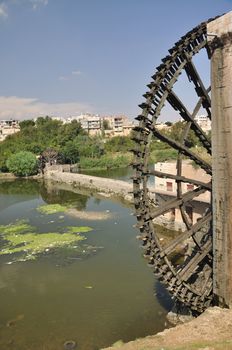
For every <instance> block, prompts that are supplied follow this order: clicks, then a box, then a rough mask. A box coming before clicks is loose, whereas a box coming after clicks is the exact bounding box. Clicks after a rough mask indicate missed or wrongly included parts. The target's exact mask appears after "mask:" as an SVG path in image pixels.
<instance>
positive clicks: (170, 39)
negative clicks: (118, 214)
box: [0, 0, 232, 120]
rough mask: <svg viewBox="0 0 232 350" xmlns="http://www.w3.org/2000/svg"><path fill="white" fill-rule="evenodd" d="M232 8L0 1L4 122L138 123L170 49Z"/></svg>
mask: <svg viewBox="0 0 232 350" xmlns="http://www.w3.org/2000/svg"><path fill="white" fill-rule="evenodd" d="M231 10H232V0H194V1H193V0H162V1H160V0H4V1H1V0H0V43H1V54H0V119H9V118H16V119H20V120H22V119H27V118H34V117H36V116H39V115H57V116H64V117H67V116H70V115H78V114H80V113H95V114H101V115H112V114H125V115H127V116H129V117H130V118H134V117H135V116H136V115H138V113H139V108H138V104H140V103H141V102H142V101H143V97H142V95H143V94H144V93H145V92H146V90H147V88H146V84H148V83H149V82H150V80H151V78H150V77H151V75H153V74H154V72H155V67H156V66H158V65H159V64H160V62H161V59H162V58H163V57H164V56H166V55H167V53H168V49H169V48H170V47H172V46H173V44H174V43H175V42H176V41H177V40H179V38H180V37H181V36H182V35H184V34H185V33H186V32H187V31H189V30H191V29H192V28H193V27H194V26H196V25H198V24H199V23H200V22H202V21H205V20H207V19H208V18H210V17H214V16H217V15H220V14H223V13H226V12H228V11H231ZM204 64H205V63H204ZM204 64H202V65H200V66H202V67H203V68H204ZM203 70H204V69H203ZM184 84H186V82H183V85H182V86H180V90H181V91H184V90H185V88H184V86H185V85H184ZM184 97H185V98H186V99H189V101H190V99H191V97H190V96H188V94H187V95H186V96H184ZM190 103H191V101H190Z"/></svg>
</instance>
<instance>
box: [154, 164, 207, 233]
mask: <svg viewBox="0 0 232 350" xmlns="http://www.w3.org/2000/svg"><path fill="white" fill-rule="evenodd" d="M155 170H158V171H161V172H164V173H169V174H172V175H176V173H177V170H176V162H158V163H156V164H155ZM182 176H185V177H187V178H189V179H193V180H199V179H200V180H201V181H202V182H205V183H208V182H210V176H209V175H207V174H206V173H205V171H204V170H203V169H201V168H195V167H193V165H192V163H191V161H189V160H185V161H182ZM181 188H182V193H186V192H188V191H193V190H194V189H195V188H196V186H194V185H193V184H189V183H182V187H181ZM155 193H156V200H157V201H158V203H159V205H162V204H163V203H164V202H165V201H167V200H168V199H170V198H171V197H176V196H177V184H176V181H175V180H173V179H169V178H160V177H158V176H155ZM210 200H211V198H210V193H209V192H208V191H206V192H205V193H203V194H201V195H199V196H198V197H195V198H194V200H192V201H191V202H190V203H189V205H188V206H186V212H187V214H188V217H189V219H190V220H191V221H192V223H193V224H195V223H196V222H197V220H198V219H199V218H200V217H202V216H203V214H204V213H205V211H206V209H207V208H209V206H210ZM164 217H165V218H166V219H167V223H168V221H170V222H172V223H173V225H172V226H173V228H175V229H182V230H183V229H185V225H184V223H183V220H182V216H181V212H180V209H179V208H175V209H172V210H171V211H170V212H168V213H166V214H164ZM162 220H163V219H162ZM169 226H171V225H169Z"/></svg>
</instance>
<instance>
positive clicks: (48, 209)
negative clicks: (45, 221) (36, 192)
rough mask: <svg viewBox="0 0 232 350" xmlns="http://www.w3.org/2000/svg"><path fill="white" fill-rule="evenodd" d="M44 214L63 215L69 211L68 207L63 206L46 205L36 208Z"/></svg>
mask: <svg viewBox="0 0 232 350" xmlns="http://www.w3.org/2000/svg"><path fill="white" fill-rule="evenodd" d="M36 209H37V210H38V211H39V212H40V213H42V214H47V215H50V214H56V213H63V212H65V211H67V210H68V207H67V206H65V205H61V204H45V205H41V206H39V207H37V208H36Z"/></svg>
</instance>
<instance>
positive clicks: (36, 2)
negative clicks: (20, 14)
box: [30, 0, 48, 10]
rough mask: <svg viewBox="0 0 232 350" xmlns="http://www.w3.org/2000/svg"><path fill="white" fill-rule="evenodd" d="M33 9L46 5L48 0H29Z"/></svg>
mask: <svg viewBox="0 0 232 350" xmlns="http://www.w3.org/2000/svg"><path fill="white" fill-rule="evenodd" d="M30 2H31V3H32V8H33V10H37V8H38V7H39V6H47V4H48V0H30Z"/></svg>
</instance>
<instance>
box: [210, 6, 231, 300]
mask: <svg viewBox="0 0 232 350" xmlns="http://www.w3.org/2000/svg"><path fill="white" fill-rule="evenodd" d="M207 32H208V34H210V35H209V36H208V41H209V47H210V49H211V99H212V152H213V158H212V168H213V237H214V244H213V246H214V251H213V256H214V285H213V290H214V294H215V295H216V297H217V299H218V301H219V305H220V306H225V305H226V306H229V307H232V88H231V82H232V40H231V33H232V12H229V13H227V14H225V15H224V16H222V17H220V18H218V19H216V20H214V21H212V22H211V23H209V24H208V26H207Z"/></svg>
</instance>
